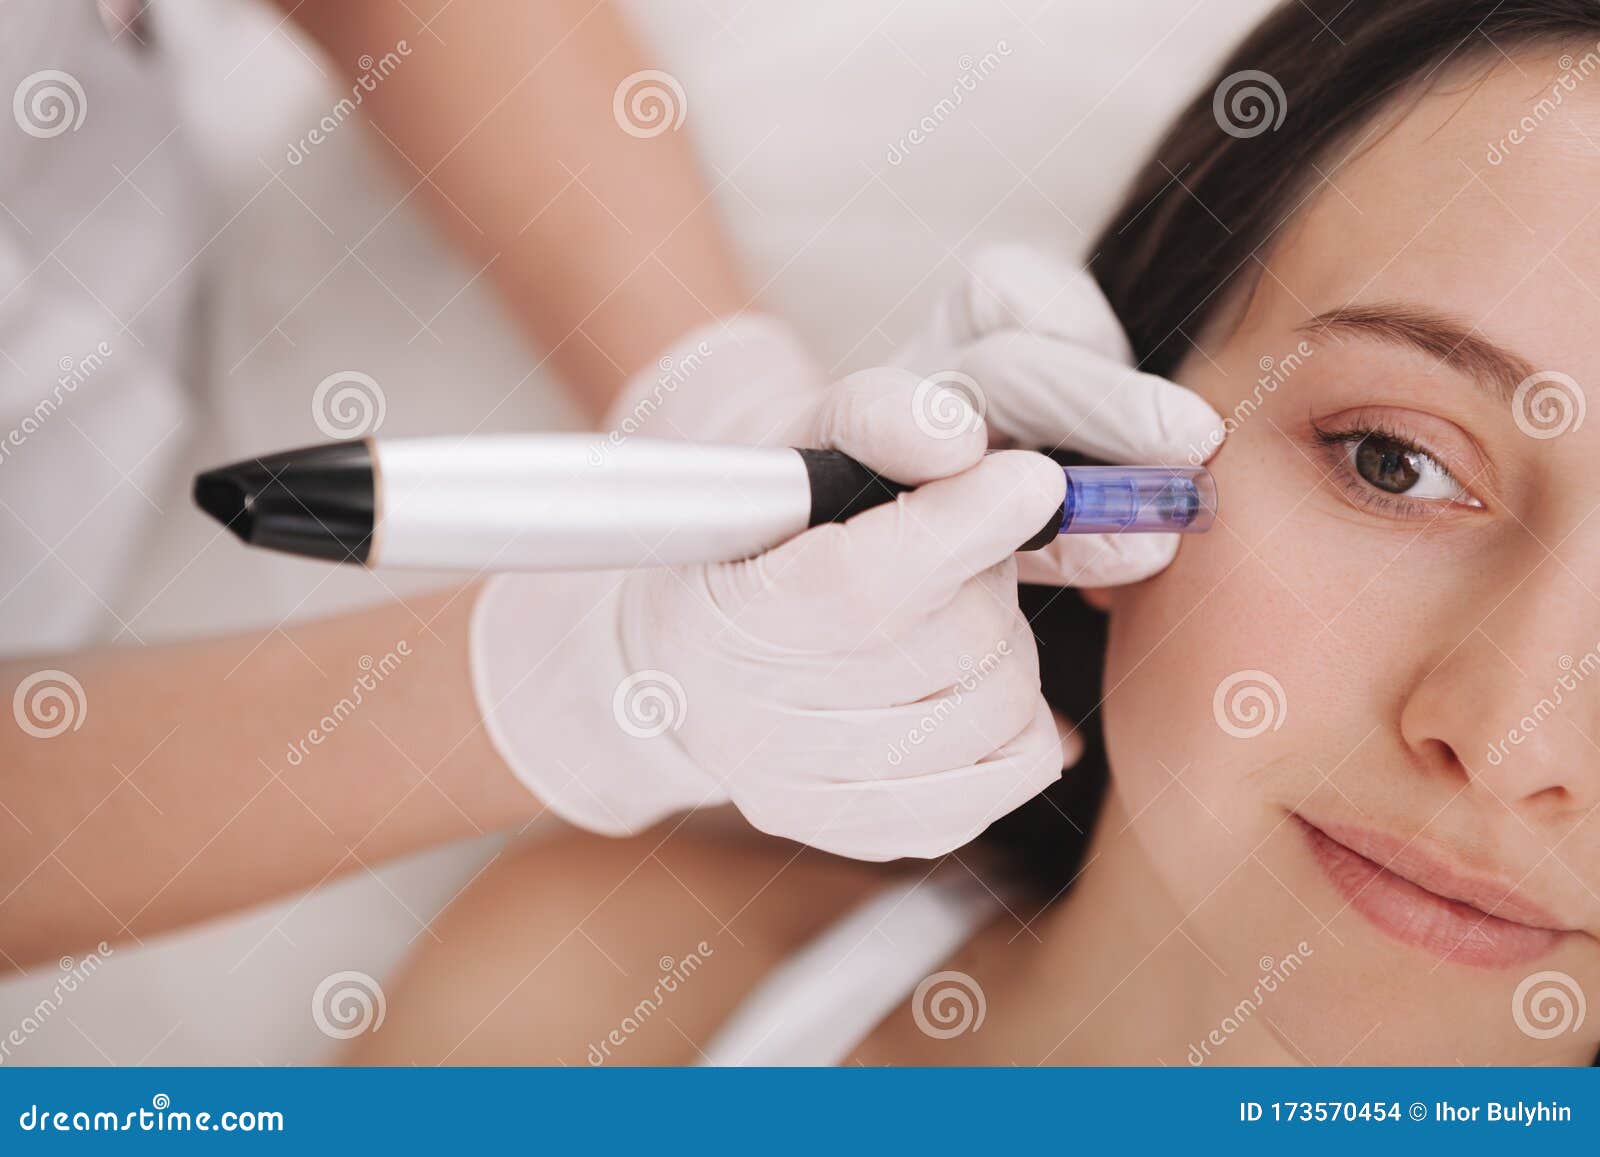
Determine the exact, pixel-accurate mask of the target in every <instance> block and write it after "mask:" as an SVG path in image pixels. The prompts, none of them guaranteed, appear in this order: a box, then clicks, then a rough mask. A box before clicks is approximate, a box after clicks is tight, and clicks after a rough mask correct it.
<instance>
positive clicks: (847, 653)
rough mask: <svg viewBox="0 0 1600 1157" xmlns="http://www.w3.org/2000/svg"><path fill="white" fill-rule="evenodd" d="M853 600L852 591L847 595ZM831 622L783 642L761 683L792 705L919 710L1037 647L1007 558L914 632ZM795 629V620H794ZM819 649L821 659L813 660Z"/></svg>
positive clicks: (832, 618)
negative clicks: (976, 673)
mask: <svg viewBox="0 0 1600 1157" xmlns="http://www.w3.org/2000/svg"><path fill="white" fill-rule="evenodd" d="M839 597H840V598H841V600H843V599H849V598H851V597H852V593H851V592H850V591H849V590H848V589H844V590H841V591H840V592H839ZM895 619H897V620H898V621H891V620H890V619H884V620H882V621H880V622H879V623H877V624H875V625H873V626H871V627H870V628H869V629H865V630H863V628H862V627H861V626H860V625H858V624H857V623H856V622H855V621H854V616H851V615H841V614H824V615H821V616H818V617H816V618H814V619H812V620H811V621H809V622H807V623H804V624H794V625H793V626H792V627H791V628H790V629H788V630H787V631H784V629H783V628H782V627H780V628H779V629H780V631H783V633H782V634H781V636H780V638H778V639H777V640H775V643H776V644H777V647H775V648H774V649H773V652H772V659H771V661H770V662H768V663H764V664H763V667H764V669H763V671H762V673H761V677H762V678H764V679H769V680H771V682H772V685H773V686H774V687H775V688H777V689H778V691H779V693H780V694H782V695H784V696H785V697H786V700H787V701H791V702H805V703H808V704H810V705H812V706H815V707H819V708H835V709H843V708H847V707H853V706H864V705H870V706H880V705H890V706H895V705H900V704H905V703H916V702H919V701H920V700H923V699H926V698H928V697H929V696H933V695H936V694H940V693H942V692H945V691H947V690H948V689H950V688H951V687H953V686H955V685H956V684H957V683H959V682H960V681H961V679H962V678H963V677H965V676H967V675H969V673H970V672H972V671H973V670H974V668H978V669H985V670H986V669H987V668H989V667H992V666H993V665H994V664H995V663H996V662H997V661H998V660H1000V659H1003V658H1005V657H1007V656H1009V655H1013V654H1016V653H1018V652H1019V651H1021V650H1022V649H1024V648H1025V647H1026V648H1029V649H1031V648H1032V647H1033V646H1034V642H1033V631H1032V628H1031V627H1029V625H1028V622H1027V620H1026V619H1025V618H1023V616H1022V612H1021V610H1020V609H1019V608H1018V606H1017V564H1016V561H1015V558H1014V557H1013V558H1007V559H1005V560H1003V561H1001V562H1000V563H998V564H997V565H995V566H993V567H990V568H989V569H988V570H986V571H984V572H982V573H981V574H979V575H977V576H976V577H974V578H973V579H971V580H970V581H968V582H966V583H964V584H963V585H962V587H961V589H960V590H959V591H957V592H956V594H955V595H954V597H952V598H951V600H950V601H949V602H948V603H946V604H945V605H944V606H943V607H940V608H937V609H936V610H934V611H933V612H931V613H930V614H928V615H927V616H926V617H924V618H922V619H920V620H918V621H917V622H916V623H914V624H912V625H911V626H909V627H908V626H907V625H906V623H905V622H904V620H903V619H899V617H898V616H896V617H895ZM788 621H789V622H790V623H793V622H794V620H793V619H792V618H791V619H790V620H788ZM813 649H815V653H814V654H813V653H811V652H812V650H813Z"/></svg>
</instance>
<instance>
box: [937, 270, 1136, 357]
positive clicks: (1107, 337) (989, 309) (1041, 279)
mask: <svg viewBox="0 0 1600 1157" xmlns="http://www.w3.org/2000/svg"><path fill="white" fill-rule="evenodd" d="M969 267H970V269H971V276H970V277H969V278H968V279H967V283H966V284H965V285H964V286H963V287H962V289H963V290H964V293H963V299H964V302H963V304H964V306H965V309H964V313H965V316H960V314H959V313H957V314H956V315H953V316H952V318H951V321H952V322H953V323H964V328H965V330H966V334H967V336H966V338H965V339H964V340H967V341H974V340H976V339H978V338H980V337H982V336H984V335H985V334H990V333H994V332H995V331H997V330H1002V329H1021V330H1026V331H1028V332H1029V333H1036V334H1042V335H1045V336H1048V337H1057V338H1061V339H1062V340H1064V341H1069V342H1071V343H1072V344H1074V345H1079V346H1083V347H1084V348H1086V349H1089V350H1092V351H1094V352H1095V353H1098V354H1100V355H1101V356H1102V357H1105V358H1109V359H1111V360H1113V361H1118V362H1122V363H1124V364H1126V363H1130V362H1132V360H1133V351H1132V350H1131V349H1130V348H1129V345H1128V338H1127V335H1126V334H1125V333H1124V332H1123V329H1122V324H1121V323H1120V322H1119V321H1118V320H1117V315H1116V313H1115V312H1113V310H1112V308H1111V303H1110V302H1109V301H1107V300H1106V296H1105V294H1104V293H1103V292H1101V290H1100V286H1099V284H1098V283H1097V282H1096V281H1095V279H1094V276H1093V275H1092V274H1091V273H1090V272H1089V271H1088V270H1087V269H1084V268H1083V267H1081V266H1078V265H1073V264H1071V263H1069V262H1066V261H1063V260H1061V259H1060V258H1059V257H1056V256H1054V255H1053V254H1050V253H1046V252H1044V251H1042V250H1039V249H1036V248H1034V247H1032V246H1029V245H1019V244H1014V243H1011V244H999V245H988V246H985V247H984V248H983V249H980V250H979V251H978V252H977V253H975V254H974V255H973V258H972V260H971V261H970V262H969Z"/></svg>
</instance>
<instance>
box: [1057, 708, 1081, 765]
mask: <svg viewBox="0 0 1600 1157" xmlns="http://www.w3.org/2000/svg"><path fill="white" fill-rule="evenodd" d="M1050 716H1051V718H1052V719H1053V720H1054V721H1055V725H1056V736H1057V738H1059V739H1060V740H1061V766H1062V767H1063V768H1068V767H1075V766H1077V763H1078V760H1080V759H1082V758H1083V747H1084V744H1083V736H1082V735H1080V734H1079V733H1078V729H1077V727H1076V726H1075V725H1074V724H1073V722H1072V720H1070V719H1068V718H1067V717H1066V716H1065V715H1063V714H1061V712H1059V711H1051V712H1050Z"/></svg>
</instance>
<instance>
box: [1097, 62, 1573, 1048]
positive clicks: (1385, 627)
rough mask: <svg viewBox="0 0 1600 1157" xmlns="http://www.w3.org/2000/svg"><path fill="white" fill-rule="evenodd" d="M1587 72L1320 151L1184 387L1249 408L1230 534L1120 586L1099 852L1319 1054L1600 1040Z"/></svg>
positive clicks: (1277, 1024)
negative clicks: (1313, 170)
mask: <svg viewBox="0 0 1600 1157" xmlns="http://www.w3.org/2000/svg"><path fill="white" fill-rule="evenodd" d="M1585 51H1587V49H1586V48H1576V49H1574V50H1573V51H1572V53H1571V54H1569V55H1566V56H1563V55H1562V54H1561V53H1560V52H1558V51H1552V52H1549V53H1536V54H1529V55H1523V56H1519V57H1517V58H1516V61H1515V63H1514V64H1513V63H1511V62H1505V63H1502V64H1501V65H1500V66H1498V67H1497V68H1496V69H1495V71H1494V72H1493V73H1492V74H1491V75H1490V76H1489V77H1488V78H1487V79H1486V80H1484V82H1483V83H1482V84H1481V85H1470V84H1460V83H1457V84H1452V85H1448V86H1442V87H1441V89H1440V90H1438V91H1435V92H1433V93H1431V94H1430V95H1428V96H1426V97H1425V98H1423V99H1422V100H1421V101H1420V103H1418V104H1417V105H1416V106H1415V107H1414V108H1411V109H1410V110H1409V111H1407V112H1405V113H1403V114H1401V115H1399V116H1398V118H1397V120H1396V121H1395V122H1394V125H1393V128H1392V131H1389V132H1388V134H1387V135H1381V134H1378V133H1374V135H1373V136H1372V137H1371V139H1369V140H1368V141H1367V148H1366V151H1365V152H1364V153H1361V154H1360V155H1358V156H1357V157H1356V159H1354V160H1352V161H1351V162H1350V163H1348V164H1347V165H1345V166H1344V167H1342V168H1339V169H1337V171H1333V170H1332V165H1333V163H1334V159H1330V161H1329V162H1327V163H1325V164H1324V165H1323V166H1322V171H1323V172H1324V173H1328V174H1330V176H1331V179H1329V180H1327V181H1325V182H1324V183H1322V184H1320V185H1319V186H1318V188H1317V189H1316V191H1315V193H1314V194H1313V195H1312V196H1311V197H1310V198H1309V199H1308V200H1307V201H1306V202H1305V205H1304V208H1303V209H1302V210H1301V212H1300V213H1299V214H1298V215H1297V217H1296V218H1295V219H1294V220H1293V221H1291V223H1290V224H1289V225H1288V226H1287V227H1286V228H1285V229H1284V230H1282V231H1280V233H1279V234H1278V235H1277V237H1276V239H1275V242H1274V245H1273V247H1272V249H1271V251H1270V253H1267V254H1264V255H1263V256H1264V258H1265V268H1264V269H1263V270H1261V272H1260V278H1259V286H1258V287H1257V288H1256V289H1255V292H1254V296H1253V298H1252V299H1251V301H1250V303H1249V305H1248V308H1247V309H1245V310H1244V311H1243V317H1242V318H1241V320H1240V322H1239V324H1238V326H1237V328H1235V329H1234V330H1233V331H1232V332H1231V333H1230V334H1228V335H1226V336H1225V337H1224V336H1221V335H1219V336H1218V338H1217V340H1216V341H1215V342H1214V343H1213V344H1212V346H1209V347H1207V348H1206V349H1205V350H1204V352H1202V353H1197V354H1194V355H1191V356H1190V357H1189V359H1188V360H1187V362H1186V363H1185V365H1184V367H1183V369H1182V371H1181V372H1180V373H1179V375H1178V378H1179V380H1180V381H1181V382H1182V383H1183V384H1185V385H1187V386H1189V387H1190V388H1192V389H1194V390H1196V391H1198V392H1199V393H1201V394H1202V395H1204V396H1205V397H1206V398H1207V400H1209V401H1210V402H1211V403H1212V404H1213V405H1214V406H1215V407H1216V408H1217V410H1218V411H1219V412H1221V413H1222V414H1223V415H1224V416H1228V417H1229V418H1230V426H1231V427H1232V433H1231V434H1230V436H1229V437H1228V439H1227V441H1226V443H1225V444H1224V446H1223V448H1222V449H1221V450H1220V451H1219V452H1218V454H1217V456H1216V458H1215V459H1214V460H1213V462H1212V468H1213V470H1214V471H1215V473H1216V477H1217V480H1218V487H1219V491H1220V494H1221V515H1220V518H1219V521H1218V523H1217V526H1216V528H1215V529H1213V530H1212V531H1211V532H1210V533H1209V534H1207V535H1205V536H1202V537H1198V538H1192V539H1189V540H1188V541H1186V542H1185V544H1184V546H1183V549H1182V550H1181V551H1180V553H1179V555H1178V559H1177V561H1176V563H1174V564H1173V566H1172V567H1171V568H1170V569H1168V570H1167V571H1166V572H1165V573H1163V574H1162V575H1160V576H1159V577H1158V578H1156V579H1155V580H1153V581H1151V582H1149V583H1146V584H1143V585H1141V586H1138V587H1136V588H1131V589H1125V590H1123V591H1120V592H1117V593H1116V594H1114V595H1113V596H1112V598H1111V607H1112V636H1111V647H1110V652H1109V656H1108V666H1107V671H1106V687H1107V690H1108V699H1107V704H1106V709H1105V720H1106V729H1107V740H1108V743H1109V746H1110V752H1111V760H1112V766H1113V768H1114V777H1113V783H1114V791H1115V793H1116V801H1117V803H1118V805H1119V806H1120V808H1121V809H1122V811H1123V812H1124V813H1125V814H1124V816H1123V821H1124V822H1125V821H1126V820H1127V819H1128V818H1130V817H1131V819H1132V822H1131V824H1129V826H1128V827H1127V830H1126V832H1125V833H1124V834H1122V835H1120V836H1112V837H1111V838H1121V839H1135V840H1137V841H1139V844H1140V846H1141V847H1142V849H1143V850H1144V852H1145V854H1146V855H1147V856H1148V858H1149V859H1150V861H1151V862H1153V864H1154V865H1155V869H1156V872H1157V874H1158V876H1159V877H1160V879H1161V880H1162V881H1163V882H1164V883H1165V885H1166V887H1167V889H1168V890H1169V892H1170V894H1171V899H1172V900H1173V901H1174V902H1175V904H1176V913H1175V916H1174V919H1175V920H1176V919H1177V918H1178V917H1185V920H1184V924H1183V928H1184V931H1185V933H1186V934H1187V935H1188V936H1189V937H1190V938H1191V939H1192V940H1193V941H1194V942H1195V944H1196V946H1197V952H1196V967H1197V968H1199V969H1201V970H1202V971H1203V972H1204V974H1205V975H1208V976H1213V977H1215V984H1214V986H1213V987H1214V989H1215V992H1216V995H1217V998H1218V1005H1219V1007H1218V1008H1217V1009H1215V1010H1210V1011H1215V1012H1216V1013H1217V1014H1218V1018H1219V1019H1220V1017H1221V1015H1222V1014H1223V1013H1224V1012H1227V1011H1229V1010H1231V1009H1232V1008H1233V1007H1234V1006H1235V1005H1236V1004H1237V1003H1238V1002H1240V1001H1241V1000H1245V999H1250V1000H1252V1001H1254V1002H1255V1005H1256V1007H1257V1009H1258V1012H1257V1017H1258V1019H1263V1018H1264V1019H1265V1020H1266V1022H1267V1023H1269V1024H1270V1025H1271V1031H1272V1032H1274V1033H1275V1034H1276V1035H1278V1036H1279V1037H1280V1038H1282V1040H1283V1043H1284V1045H1285V1046H1286V1047H1287V1048H1288V1049H1289V1051H1290V1052H1291V1053H1292V1054H1295V1055H1298V1056H1300V1057H1302V1058H1303V1059H1306V1060H1309V1061H1311V1062H1315V1063H1319V1064H1332V1063H1341V1062H1343V1063H1352V1064H1359V1063H1363V1062H1368V1063H1371V1062H1396V1061H1431V1062H1439V1063H1453V1062H1456V1061H1460V1062H1463V1063H1469V1064H1470V1063H1477V1062H1484V1061H1501V1062H1518V1063H1521V1062H1532V1063H1538V1062H1560V1061H1568V1062H1586V1061H1587V1060H1588V1059H1589V1058H1591V1057H1592V1056H1593V1055H1594V1054H1595V1052H1596V1049H1597V1047H1600V813H1597V805H1600V413H1596V414H1594V415H1589V416H1588V417H1587V420H1585V418H1586V415H1585V407H1586V402H1592V403H1593V404H1594V406H1595V407H1596V408H1597V409H1600V389H1597V387H1600V197H1597V195H1596V190H1597V189H1600V73H1595V74H1594V76H1593V77H1592V78H1591V77H1583V78H1581V79H1578V78H1577V73H1576V71H1570V72H1566V70H1568V69H1569V68H1571V69H1575V66H1576V61H1575V59H1574V58H1579V59H1581V58H1582V55H1583V53H1584V52H1585ZM1590 63H1591V64H1592V63H1593V58H1592V57H1591V58H1590ZM1564 72H1566V74H1567V76H1568V83H1567V84H1563V83H1562V81H1561V79H1560V78H1561V77H1562V76H1563V73H1564ZM1553 92H1559V94H1560V98H1559V104H1558V105H1556V104H1554V102H1553V98H1552V93H1553ZM1541 101H1543V102H1544V103H1543V105H1540V103H1539V102H1541ZM1249 143H1250V142H1249V141H1243V142H1241V143H1240V146H1239V147H1244V148H1248V147H1249ZM1341 311H1342V315H1343V316H1342V317H1337V316H1330V314H1335V313H1338V312H1341ZM1586 394H1587V399H1586V396H1585V395H1586ZM1302 941H1304V942H1305V944H1306V946H1307V947H1308V948H1309V950H1310V951H1309V952H1304V953H1303V952H1301V951H1300V948H1299V946H1300V943H1301V942H1302ZM1202 953H1203V954H1204V955H1202ZM1291 957H1293V958H1294V959H1295V960H1296V965H1295V967H1294V969H1293V971H1292V974H1286V973H1285V969H1284V967H1283V964H1282V962H1285V961H1287V960H1289V959H1290V958H1291ZM1269 958H1270V959H1269ZM1273 973H1277V974H1279V975H1276V976H1275V977H1274V982H1273V983H1272V984H1271V985H1270V986H1269V990H1268V992H1267V993H1265V994H1262V993H1261V991H1260V989H1259V988H1258V981H1259V980H1260V978H1261V977H1262V975H1264V974H1273ZM1584 1002H1587V1003H1590V1004H1593V1005H1594V1007H1592V1008H1589V1009H1588V1015H1587V1016H1586V1017H1584V1019H1583V1020H1582V1023H1581V1024H1579V1023H1578V1009H1579V1008H1580V1007H1582V1005H1583V1003H1584ZM1201 1017H1202V1019H1207V1017H1206V1015H1205V1013H1204V1012H1202V1014H1201ZM1224 1051H1225V1050H1218V1052H1219V1056H1220V1055H1221V1053H1222V1052H1224Z"/></svg>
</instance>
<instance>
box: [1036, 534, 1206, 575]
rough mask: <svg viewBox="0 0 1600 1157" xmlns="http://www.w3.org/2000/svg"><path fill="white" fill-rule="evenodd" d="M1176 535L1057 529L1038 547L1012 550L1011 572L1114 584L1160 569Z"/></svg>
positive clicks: (1170, 554)
mask: <svg viewBox="0 0 1600 1157" xmlns="http://www.w3.org/2000/svg"><path fill="white" fill-rule="evenodd" d="M1182 537H1183V536H1182V535H1178V534H1063V535H1061V536H1060V537H1059V538H1057V539H1056V540H1055V541H1054V542H1052V543H1051V544H1050V545H1049V546H1046V547H1045V548H1044V549H1043V550H1034V551H1024V552H1022V553H1021V554H1019V555H1017V577H1018V578H1019V579H1020V580H1021V581H1022V582H1025V583H1039V584H1041V585H1045V586H1058V587H1114V586H1120V585H1122V584H1123V583H1133V582H1139V581H1140V580H1141V579H1147V578H1149V577H1150V576H1152V575H1154V574H1158V573H1160V572H1161V571H1163V570H1165V569H1166V568H1167V566H1168V565H1169V564H1170V563H1171V562H1172V560H1173V559H1174V558H1176V557H1177V555H1178V541H1179V539H1181V538H1182Z"/></svg>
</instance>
